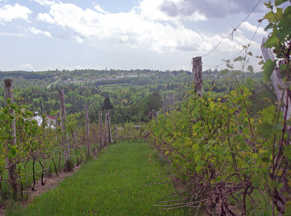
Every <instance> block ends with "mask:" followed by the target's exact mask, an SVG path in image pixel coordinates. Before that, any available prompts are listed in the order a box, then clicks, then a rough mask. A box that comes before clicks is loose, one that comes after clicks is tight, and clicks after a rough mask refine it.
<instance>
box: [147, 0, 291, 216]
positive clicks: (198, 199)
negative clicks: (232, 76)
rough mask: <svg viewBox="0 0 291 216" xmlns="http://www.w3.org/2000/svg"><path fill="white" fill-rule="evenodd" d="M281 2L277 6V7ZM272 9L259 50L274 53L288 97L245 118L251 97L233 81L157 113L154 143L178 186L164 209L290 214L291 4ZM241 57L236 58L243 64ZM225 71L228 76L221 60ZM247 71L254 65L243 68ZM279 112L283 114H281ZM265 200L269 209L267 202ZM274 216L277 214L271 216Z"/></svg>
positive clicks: (268, 64)
mask: <svg viewBox="0 0 291 216" xmlns="http://www.w3.org/2000/svg"><path fill="white" fill-rule="evenodd" d="M284 2H287V1H284V0H277V1H275V5H276V6H279V5H281V4H282V3H284ZM265 5H266V6H267V7H268V8H269V9H270V10H271V11H270V12H269V13H267V14H266V16H265V17H264V19H267V20H268V21H269V25H268V26H267V29H271V30H272V32H271V33H270V35H269V38H268V41H267V43H266V44H265V45H264V46H265V47H269V48H272V49H274V52H275V53H276V55H277V57H278V58H284V60H285V62H284V63H283V64H282V63H281V64H280V65H281V66H280V70H281V74H282V75H283V77H284V81H285V83H286V87H285V88H284V86H283V87H282V86H280V89H281V91H284V93H283V94H285V95H286V96H287V97H283V99H284V100H283V101H280V103H279V105H280V106H279V107H276V106H274V105H271V106H269V107H268V108H264V109H262V110H261V111H260V112H258V113H253V114H252V116H251V112H250V110H251V107H252V103H251V100H250V98H251V97H253V96H252V94H251V91H250V90H249V89H248V88H246V85H248V84H249V83H251V80H246V82H244V84H243V85H241V84H240V83H239V82H237V84H238V85H237V86H236V88H235V89H233V90H231V91H230V92H229V94H227V95H225V96H220V97H217V96H215V95H214V94H213V93H211V92H208V94H207V95H206V96H205V97H204V98H199V97H198V96H196V95H195V94H194V92H192V93H191V94H190V97H189V98H188V99H187V100H186V101H185V102H184V103H183V104H182V108H181V110H180V111H176V112H175V113H172V115H171V116H168V115H166V116H164V115H161V116H160V118H159V121H158V122H157V123H156V122H154V121H152V123H151V126H150V130H151V132H152V137H151V139H152V143H153V144H154V145H155V146H156V148H158V149H159V150H160V152H161V153H162V154H163V156H164V157H165V159H166V160H168V161H169V162H170V163H171V165H172V167H173V169H174V174H175V177H176V179H177V180H176V181H178V182H180V183H181V184H183V187H182V189H180V190H179V191H178V192H179V194H180V195H182V196H183V199H181V200H168V201H166V205H165V207H168V208H173V207H175V208H182V207H191V208H194V209H196V210H197V212H199V211H200V212H202V213H206V214H208V215H213V214H215V215H238V214H242V215H250V214H254V215H271V214H272V215H275V214H279V215H283V214H284V213H286V214H288V215H289V214H290V212H291V209H290V207H291V205H290V201H289V200H290V198H291V195H290V194H291V193H290V188H291V182H290V175H291V171H290V164H289V161H290V159H291V156H290V155H291V148H290V126H291V124H290V120H289V119H288V118H289V116H288V118H287V110H288V106H290V104H288V101H286V98H290V91H289V88H290V81H291V80H290V75H291V71H290V49H291V47H290V44H291V41H290V16H291V15H290V14H291V13H290V10H291V6H289V7H287V8H285V9H283V8H279V7H277V8H276V11H274V8H273V6H272V5H271V3H270V2H269V3H266V4H265ZM287 23H288V24H287ZM247 55H249V56H252V53H248V52H246V55H245V56H240V57H238V58H236V59H235V60H234V61H241V62H244V63H243V65H242V71H244V68H246V64H245V63H247V59H246V56H247ZM226 63H227V66H228V68H229V69H228V70H225V71H224V73H226V72H228V71H230V70H231V71H233V66H232V65H231V63H230V61H229V60H227V61H226ZM275 67H276V61H273V62H272V61H267V62H266V63H265V64H264V66H263V69H264V77H265V79H266V80H268V79H269V77H270V75H271V73H272V71H273V69H274V68H275ZM247 69H248V70H250V71H251V70H252V67H249V66H248V67H247ZM282 111H283V112H282ZM269 203H271V205H269ZM275 211H276V213H275Z"/></svg>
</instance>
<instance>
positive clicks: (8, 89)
mask: <svg viewBox="0 0 291 216" xmlns="http://www.w3.org/2000/svg"><path fill="white" fill-rule="evenodd" d="M4 86H5V89H4V99H5V105H6V106H7V99H8V98H10V99H11V104H13V103H14V97H13V80H12V79H6V80H4ZM9 113H10V114H12V115H13V116H14V119H13V121H12V123H11V129H12V133H11V136H12V139H11V140H9V141H10V143H11V145H12V146H15V145H16V128H15V111H14V110H9ZM8 164H9V180H10V182H11V187H12V192H13V198H14V199H16V198H17V193H18V184H17V178H18V175H17V173H16V164H14V163H13V160H8Z"/></svg>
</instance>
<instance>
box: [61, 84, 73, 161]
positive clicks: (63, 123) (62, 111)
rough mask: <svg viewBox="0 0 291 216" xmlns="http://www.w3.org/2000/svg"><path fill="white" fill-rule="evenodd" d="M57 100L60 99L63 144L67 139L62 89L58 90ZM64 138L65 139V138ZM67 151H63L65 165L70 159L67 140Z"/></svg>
mask: <svg viewBox="0 0 291 216" xmlns="http://www.w3.org/2000/svg"><path fill="white" fill-rule="evenodd" d="M59 98H60V103H61V128H62V132H63V142H65V140H66V138H67V129H66V124H65V122H66V104H65V94H64V89H61V90H59ZM65 137H66V138H65ZM67 148H68V149H67V151H66V150H65V149H64V162H65V165H66V164H67V161H68V160H69V159H70V155H69V154H70V152H69V151H70V150H69V149H70V142H69V141H68V138H67Z"/></svg>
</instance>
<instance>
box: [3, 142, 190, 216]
mask: <svg viewBox="0 0 291 216" xmlns="http://www.w3.org/2000/svg"><path fill="white" fill-rule="evenodd" d="M151 153H152V149H151V148H149V147H148V144H146V143H142V142H136V141H132V142H120V143H118V144H114V145H111V146H108V147H107V149H105V150H103V151H102V152H100V154H99V156H98V159H97V160H92V161H89V162H87V163H85V164H82V165H81V169H80V170H79V171H78V172H77V173H75V174H73V175H72V176H70V177H68V178H66V179H65V180H64V181H63V182H62V183H60V184H59V186H58V187H57V188H55V189H54V190H51V191H49V192H47V193H45V194H43V195H42V196H40V197H38V198H35V199H34V201H33V202H32V203H31V204H30V205H29V206H27V207H26V208H24V209H23V208H21V207H19V206H18V207H17V206H16V207H14V208H11V209H8V210H7V215H38V216H39V215H184V213H182V212H181V211H161V210H160V208H159V207H156V206H154V205H156V204H158V201H159V200H161V199H162V198H163V197H165V196H167V195H169V194H171V193H172V192H173V191H174V188H173V186H172V184H171V183H163V184H153V183H161V182H168V181H169V178H168V177H167V175H166V173H165V168H162V167H161V163H159V159H158V158H157V157H156V156H155V155H154V154H153V156H152V157H151V163H150V162H149V155H150V154H151Z"/></svg>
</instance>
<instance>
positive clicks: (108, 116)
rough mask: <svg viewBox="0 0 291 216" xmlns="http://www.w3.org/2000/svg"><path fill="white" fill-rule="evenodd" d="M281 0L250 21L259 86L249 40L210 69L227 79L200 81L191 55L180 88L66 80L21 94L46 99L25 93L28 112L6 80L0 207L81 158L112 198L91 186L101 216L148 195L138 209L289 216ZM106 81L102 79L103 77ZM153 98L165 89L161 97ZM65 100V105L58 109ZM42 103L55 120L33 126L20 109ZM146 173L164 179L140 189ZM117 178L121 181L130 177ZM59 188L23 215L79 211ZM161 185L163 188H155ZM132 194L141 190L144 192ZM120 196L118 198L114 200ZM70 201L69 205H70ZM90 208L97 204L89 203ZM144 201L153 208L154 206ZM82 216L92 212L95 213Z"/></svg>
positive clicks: (290, 16)
mask: <svg viewBox="0 0 291 216" xmlns="http://www.w3.org/2000/svg"><path fill="white" fill-rule="evenodd" d="M287 2H289V1H287V0H276V1H275V6H276V8H274V7H273V5H272V4H271V2H269V3H265V6H266V7H267V9H268V10H269V12H268V13H267V14H266V15H265V17H264V18H263V19H262V20H259V22H262V21H263V20H266V21H268V23H269V24H268V26H267V27H266V29H265V30H267V31H269V32H270V33H269V37H268V38H264V39H263V41H262V47H261V51H262V56H257V58H259V59H260V60H261V62H260V63H259V64H261V65H262V69H263V76H264V77H263V80H259V81H260V82H258V80H253V79H252V78H251V76H247V74H254V68H253V66H252V65H250V64H249V63H250V60H249V58H251V57H252V56H253V53H252V52H250V51H249V50H248V49H249V47H250V43H251V42H250V43H249V44H247V45H246V46H243V50H241V52H240V53H242V55H241V56H238V57H236V58H234V59H231V60H225V63H226V67H227V69H225V70H223V71H221V74H223V75H225V74H229V77H228V78H227V79H225V80H223V81H217V80H213V81H208V82H204V80H203V74H202V58H201V57H196V58H193V61H192V64H193V71H192V72H193V80H194V82H193V83H191V84H190V82H188V81H187V77H188V75H189V74H187V73H186V74H185V76H184V77H182V78H181V80H182V81H181V82H180V83H174V84H172V85H171V84H169V83H168V84H167V85H160V84H158V85H157V86H155V87H154V86H150V87H144V88H140V89H138V88H132V87H131V88H130V90H128V89H127V90H125V89H117V91H116V92H114V91H108V92H105V91H101V90H100V89H98V88H95V87H92V88H87V87H86V86H82V87H81V88H79V87H78V86H74V85H69V86H66V87H65V89H66V92H68V96H66V95H65V91H64V89H62V88H60V86H58V85H55V86H53V85H51V86H50V88H51V89H41V90H38V89H36V90H35V89H29V90H28V91H30V92H31V93H32V92H33V94H34V95H38V94H39V95H45V101H44V100H43V99H36V98H32V97H31V98H29V100H30V102H31V104H30V105H27V104H25V98H23V97H22V96H23V95H26V92H25V91H23V92H22V94H18V93H17V97H16V98H17V99H15V97H14V96H15V95H14V93H15V91H14V90H13V80H11V79H5V81H4V83H5V89H4V104H5V105H4V106H3V108H2V109H0V125H1V130H0V140H1V142H0V151H1V154H0V193H1V202H2V206H5V205H6V204H7V202H8V200H11V199H13V200H14V201H19V200H24V199H27V196H28V191H29V190H32V191H34V190H36V182H37V181H40V182H41V185H42V186H44V185H45V184H46V179H47V178H49V177H50V176H52V175H53V174H54V176H57V175H59V173H61V172H70V171H72V170H73V169H74V168H75V167H78V166H79V165H80V164H82V163H84V162H86V163H87V162H88V164H90V165H88V166H92V167H95V168H96V167H98V169H100V172H101V173H102V174H101V175H100V176H98V173H97V171H96V170H94V175H93V174H92V173H91V175H92V176H93V177H92V180H90V181H93V179H95V180H94V181H96V182H97V181H100V182H102V185H101V186H103V184H104V185H105V186H106V188H109V190H110V193H111V191H113V195H112V194H110V193H109V192H108V191H104V190H103V189H102V188H101V186H100V185H98V187H97V186H96V185H95V184H94V182H91V183H92V185H94V186H92V188H94V193H96V194H99V193H102V194H103V195H104V196H105V195H106V200H107V199H108V200H109V201H108V203H109V204H108V203H107V204H104V205H108V206H110V208H111V206H112V205H113V206H114V207H112V208H111V209H108V208H105V207H104V206H102V208H103V210H102V211H103V212H105V213H106V214H116V215H119V214H121V213H120V211H119V210H116V209H115V210H114V208H115V204H116V205H117V206H119V207H120V208H121V209H123V210H124V209H125V210H124V212H123V214H124V215H130V214H132V212H131V211H134V208H128V206H130V205H132V203H133V200H137V201H140V200H143V197H147V195H149V194H150V195H149V196H148V198H147V200H143V201H142V202H139V203H138V204H134V205H138V206H139V207H138V208H137V209H139V208H140V209H142V210H141V211H142V212H144V214H161V215H163V214H167V213H165V212H168V215H291V181H290V175H291V171H290V160H291V147H290V136H291V121H290V115H291V108H290V103H291V97H290V95H291V91H290V86H291V64H290V57H291V55H290V53H291V39H290V30H291V29H290V23H291V6H290V5H289V3H288V7H284V8H283V6H282V4H283V3H284V4H287ZM235 62H237V63H240V64H241V69H240V70H235V69H234V66H233V63H235ZM181 76H182V75H181ZM253 76H255V75H253ZM65 78H67V77H65ZM159 78H160V77H159ZM231 78H232V79H231ZM171 79H172V78H171ZM179 79H180V78H177V80H179ZM159 81H161V82H162V79H160V80H159ZM118 82H119V81H118ZM151 82H154V78H153V79H152V80H151ZM258 83H260V84H261V87H258V85H257V84H258ZM103 84H104V85H105V82H104V83H103ZM107 84H108V85H109V84H111V83H107V81H106V85H107ZM193 84H194V85H193ZM111 87H112V89H114V88H115V87H116V86H115V87H114V86H111ZM111 87H110V86H109V87H108V88H109V89H111ZM119 87H120V86H119ZM148 88H149V89H150V90H149V89H148ZM50 91H51V92H50ZM159 91H160V92H163V91H164V92H163V95H160V93H159ZM90 94H91V95H90ZM75 95H77V96H75ZM92 95H93V96H92ZM103 98H104V102H103V104H102V105H100V104H101V103H102V99H103ZM110 98H111V99H112V98H113V100H114V105H113V104H112V103H111V102H110ZM65 99H68V101H70V103H69V105H68V104H67V105H66V103H65ZM57 100H58V101H57ZM75 101H77V102H76V104H75V105H72V104H73V103H75ZM87 103H89V105H88V104H87ZM46 105H47V107H50V109H48V110H46V111H47V112H48V113H50V114H51V115H52V114H54V115H55V117H54V119H55V122H54V123H52V122H51V121H48V118H47V115H42V121H41V124H39V122H37V121H36V120H35V119H34V115H35V113H33V112H32V111H30V110H33V109H35V107H37V106H39V107H40V108H39V107H38V108H37V109H38V111H40V112H42V113H43V112H44V110H45V107H46ZM59 110H60V111H59ZM68 110H69V112H68ZM67 112H68V115H67ZM141 140H143V142H142V141H141ZM144 142H145V143H147V144H148V145H145V144H144ZM133 143H134V144H133ZM149 145H150V146H149ZM150 148H152V149H150ZM108 149H110V151H109V152H111V153H112V155H111V156H110V155H109V154H108V152H107V150H108ZM149 149H150V152H148V150H149ZM145 152H146V156H145ZM142 153H144V154H142ZM123 154H124V155H123ZM99 156H100V158H99ZM123 156H124V157H126V158H125V159H124V158H123ZM139 157H140V158H139ZM145 157H146V159H145ZM139 159H140V160H139ZM102 160H104V161H106V169H105V168H104V169H103V168H102V166H104V163H105V162H104V161H103V162H102ZM110 161H112V163H111V164H110ZM157 161H159V162H157ZM100 163H101V165H100ZM153 163H154V164H155V166H157V165H158V164H160V165H161V164H163V165H164V166H162V168H163V174H162V175H160V172H161V171H159V172H158V173H157V174H156V172H157V170H160V168H161V167H159V168H157V167H151V165H152V164H153ZM120 164H122V165H120ZM136 164H139V167H137V166H138V165H136ZM165 164H166V165H165ZM82 166H83V165H82ZM88 166H87V164H85V165H84V167H85V168H84V170H87V171H84V170H81V171H80V172H83V171H84V172H87V173H88V172H93V171H92V170H91V171H90V170H89V168H88ZM145 167H147V168H145ZM95 168H94V169H95ZM141 170H142V171H141ZM95 171H96V172H95ZM143 171H144V172H143ZM108 172H109V173H110V175H111V174H112V175H114V176H115V175H117V176H118V175H120V173H121V174H122V175H123V177H122V178H121V179H122V180H120V179H119V178H118V181H117V180H116V179H114V178H111V176H110V178H109V179H107V177H106V176H107V175H108ZM150 172H155V175H158V176H159V177H161V176H162V178H165V179H163V181H164V182H159V183H157V182H155V183H153V182H150V181H149V180H148V178H149V179H152V180H151V181H153V180H156V178H155V177H156V176H151V174H150ZM124 173H126V174H124ZM165 173H167V177H165ZM139 174H141V175H142V176H143V177H139ZM82 175H84V176H86V174H82ZM149 176H151V177H149ZM78 178H80V179H82V176H81V177H80V176H77V177H76V179H77V180H76V182H77V183H76V184H79V185H81V186H80V188H78V190H81V189H82V185H83V184H84V183H83V182H82V183H80V181H81V180H80V179H78ZM127 179H131V180H130V182H129V181H126V180H127ZM137 179H138V180H137ZM145 179H146V182H144V180H145ZM109 180H110V181H111V183H110V184H109V183H108V182H107V181H109ZM119 180H120V182H119ZM69 181H75V180H74V179H73V178H72V179H70V180H68V181H67V182H69ZM86 181H87V179H86ZM117 182H118V183H117ZM169 182H170V183H171V184H170V185H168V183H169ZM123 184H124V185H123ZM134 184H135V185H134ZM141 184H143V185H141ZM152 184H154V185H155V184H156V185H160V184H161V185H163V184H167V185H166V186H165V187H164V189H165V191H166V192H167V194H164V193H163V192H159V194H163V196H162V197H161V196H159V194H158V193H154V194H152V193H151V192H149V191H148V190H147V189H148V188H147V189H145V187H144V185H146V186H148V185H152ZM87 185H90V182H87ZM87 185H86V186H87ZM112 185H114V186H112ZM128 185H130V186H128ZM62 187H64V188H65V189H64V190H66V191H68V192H67V194H62V192H60V191H59V190H57V193H60V194H61V196H60V197H57V198H52V197H54V193H53V192H51V193H49V195H45V196H44V198H43V200H44V201H38V203H39V208H37V207H35V206H33V205H30V206H29V207H28V208H27V209H28V210H27V212H28V213H27V214H29V210H30V209H31V210H33V211H34V212H35V213H34V215H38V214H40V213H42V214H43V213H44V212H47V211H51V214H56V211H54V208H56V209H58V208H59V212H62V213H63V214H73V213H74V214H75V213H76V212H79V213H80V212H83V207H80V206H76V208H75V207H74V209H75V210H74V211H75V212H74V211H73V210H72V209H70V208H68V206H69V205H70V202H69V201H68V200H66V197H67V196H68V194H69V193H74V194H78V193H79V191H78V190H74V192H72V191H71V190H72V188H71V187H70V186H68V185H63V186H62ZM123 187H124V188H126V189H124V188H123ZM135 187H137V188H138V189H136V188H135ZM172 187H173V188H174V192H172V189H173V188H172ZM96 188H98V189H96ZM117 188H118V190H119V189H120V188H123V189H120V191H122V192H120V191H119V192H116V193H115V191H116V190H117ZM161 188H163V186H161V187H160V188H159V190H160V189H161ZM95 189H96V190H95ZM131 189H133V192H132V191H131ZM86 190H87V192H86V193H87V194H86V196H84V197H90V198H88V199H87V200H86V199H85V198H84V200H85V201H83V202H84V203H86V205H85V204H84V205H85V206H86V208H88V209H91V208H93V207H92V206H93V204H92V205H89V204H88V205H87V203H88V202H89V201H88V200H94V199H95V198H96V197H95V198H94V196H93V195H92V197H91V193H90V190H91V189H90V188H86ZM118 190H117V191H118ZM143 190H145V191H147V192H146V193H145V194H143ZM88 191H89V192H88ZM129 191H130V192H129ZM84 193H85V192H84ZM107 193H109V195H108V194H107ZM124 194H126V198H125V199H126V200H127V199H128V203H123V202H122V199H120V196H123V195H124ZM133 194H134V195H133ZM75 196H77V195H75ZM124 196H125V195H124ZM101 197H102V195H101ZM108 197H109V198H108ZM112 197H114V199H113V198H112ZM128 197H130V198H128ZM157 197H159V198H157ZM111 198H112V199H111ZM55 199H60V201H59V203H62V202H68V204H67V207H66V209H64V208H63V207H60V206H58V207H54V206H52V207H51V209H52V210H48V209H47V208H46V204H44V203H45V202H52V203H53V200H55ZM61 199H62V200H61ZM139 199H140V200H139ZM149 199H150V201H149ZM46 200H49V201H46ZM72 200H74V202H78V200H76V199H75V198H74V199H73V198H72ZM153 200H154V202H155V203H153ZM147 201H149V202H147ZM42 202H43V203H42ZM92 202H93V201H92ZM98 202H102V199H101V198H100V197H99V196H98ZM116 202H117V203H116ZM96 203H97V201H96ZM112 203H113V204H112ZM144 203H146V206H143V204H144ZM56 205H57V204H56ZM94 205H97V204H94ZM149 205H155V209H152V208H151V207H149ZM141 206H142V207H141ZM100 208H101V207H100ZM160 210H163V211H160ZM17 211H18V210H15V212H17ZM88 211H89V212H90V211H94V213H95V210H88ZM135 211H137V210H135ZM11 212H13V210H11ZM20 212H21V210H20ZM36 212H40V213H36ZM139 213H140V212H139ZM18 214H20V213H18Z"/></svg>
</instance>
